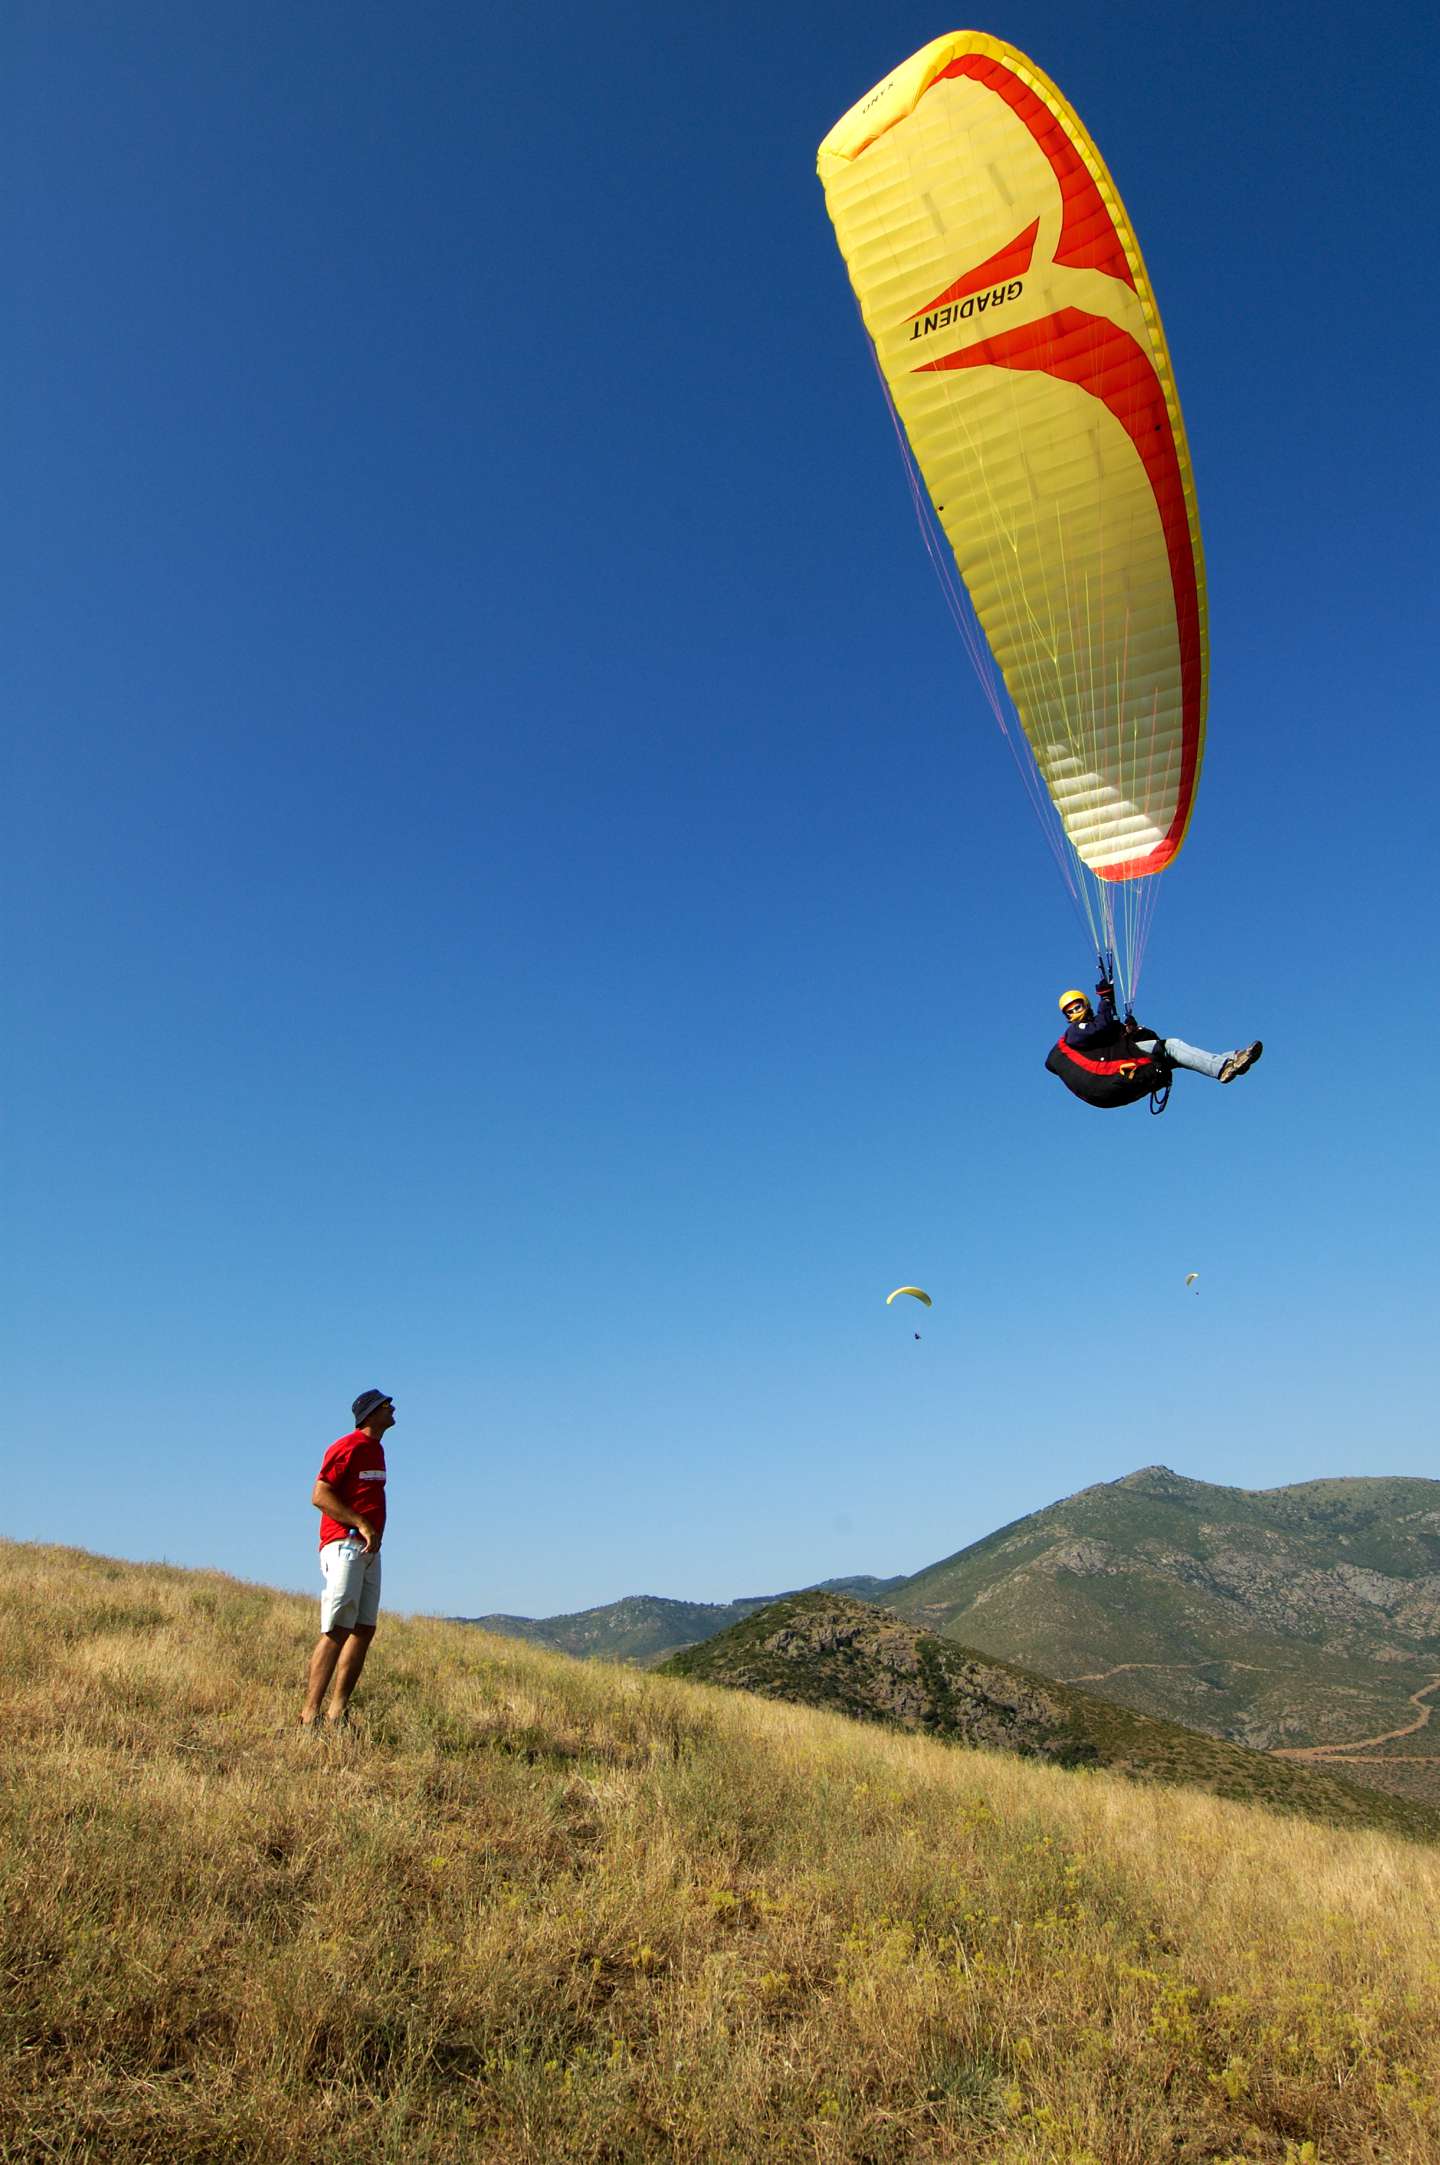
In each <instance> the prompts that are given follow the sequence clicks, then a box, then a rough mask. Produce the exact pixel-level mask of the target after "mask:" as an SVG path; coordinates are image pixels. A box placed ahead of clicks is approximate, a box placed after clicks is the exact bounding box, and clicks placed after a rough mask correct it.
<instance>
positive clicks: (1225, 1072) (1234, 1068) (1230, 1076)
mask: <svg viewBox="0 0 1440 2165" xmlns="http://www.w3.org/2000/svg"><path fill="white" fill-rule="evenodd" d="M1264 1050H1265V1041H1264V1039H1263V1038H1258V1037H1257V1038H1256V1040H1255V1042H1254V1044H1253V1045H1247V1046H1246V1047H1245V1049H1244V1050H1243V1052H1232V1053H1231V1055H1230V1057H1229V1059H1228V1060H1227V1061H1226V1062H1225V1065H1224V1067H1222V1068H1221V1070H1220V1080H1221V1082H1222V1083H1226V1082H1234V1080H1235V1078H1236V1076H1237V1075H1243V1074H1244V1073H1245V1070H1246V1069H1247V1068H1250V1067H1254V1065H1255V1062H1256V1061H1257V1060H1258V1059H1259V1057H1260V1055H1261V1053H1262V1052H1263V1051H1264Z"/></svg>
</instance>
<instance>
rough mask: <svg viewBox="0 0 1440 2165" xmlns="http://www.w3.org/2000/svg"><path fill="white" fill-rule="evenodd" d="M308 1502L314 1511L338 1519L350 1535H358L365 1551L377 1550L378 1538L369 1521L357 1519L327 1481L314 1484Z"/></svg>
mask: <svg viewBox="0 0 1440 2165" xmlns="http://www.w3.org/2000/svg"><path fill="white" fill-rule="evenodd" d="M310 1501H311V1503H313V1504H314V1506H315V1508H316V1510H317V1511H323V1512H324V1514H325V1516H326V1517H327V1518H332V1519H338V1520H339V1522H340V1524H341V1525H342V1526H348V1527H349V1529H350V1531H351V1532H352V1533H356V1534H359V1536H360V1539H361V1540H362V1541H363V1542H364V1544H365V1546H366V1548H367V1549H378V1548H379V1546H380V1536H379V1535H378V1534H377V1533H376V1531H375V1529H374V1527H373V1526H372V1525H371V1524H370V1522H369V1520H368V1519H362V1518H360V1517H358V1516H357V1514H356V1513H355V1512H354V1511H352V1510H351V1508H350V1506H349V1504H348V1503H342V1502H341V1501H340V1498H339V1497H338V1496H337V1495H336V1493H335V1491H334V1489H333V1488H332V1487H331V1486H330V1483H329V1482H328V1481H317V1482H316V1483H315V1487H314V1490H313V1492H312V1494H311V1497H310Z"/></svg>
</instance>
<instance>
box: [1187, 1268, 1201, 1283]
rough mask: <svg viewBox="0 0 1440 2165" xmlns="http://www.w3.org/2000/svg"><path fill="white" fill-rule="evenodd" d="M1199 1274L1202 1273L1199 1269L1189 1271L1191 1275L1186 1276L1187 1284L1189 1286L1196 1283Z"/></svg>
mask: <svg viewBox="0 0 1440 2165" xmlns="http://www.w3.org/2000/svg"><path fill="white" fill-rule="evenodd" d="M1199 1275H1200V1273H1199V1271H1198V1270H1192V1271H1191V1272H1190V1273H1189V1275H1188V1276H1187V1277H1186V1280H1185V1283H1186V1285H1187V1286H1191V1285H1194V1283H1195V1281H1196V1279H1197V1278H1198V1277H1199Z"/></svg>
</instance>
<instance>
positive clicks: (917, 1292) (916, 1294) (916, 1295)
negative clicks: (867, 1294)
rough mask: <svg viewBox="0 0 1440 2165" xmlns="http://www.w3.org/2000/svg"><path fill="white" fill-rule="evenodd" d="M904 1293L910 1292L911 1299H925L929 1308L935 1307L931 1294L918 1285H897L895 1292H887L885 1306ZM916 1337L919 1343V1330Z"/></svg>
mask: <svg viewBox="0 0 1440 2165" xmlns="http://www.w3.org/2000/svg"><path fill="white" fill-rule="evenodd" d="M902 1293H908V1294H909V1295H910V1298H911V1300H917V1301H923V1302H924V1303H925V1306H926V1307H927V1308H933V1307H934V1305H935V1304H934V1302H933V1301H932V1300H931V1298H930V1295H929V1294H928V1293H924V1292H922V1291H921V1289H920V1287H919V1286H918V1285H897V1286H896V1288H895V1290H894V1292H893V1293H887V1294H886V1296H885V1306H886V1307H887V1308H888V1307H889V1306H890V1304H891V1302H892V1301H898V1300H899V1298H900V1295H901V1294H902ZM915 1339H916V1343H917V1344H918V1343H919V1339H920V1333H919V1332H918V1331H917V1332H916V1333H915Z"/></svg>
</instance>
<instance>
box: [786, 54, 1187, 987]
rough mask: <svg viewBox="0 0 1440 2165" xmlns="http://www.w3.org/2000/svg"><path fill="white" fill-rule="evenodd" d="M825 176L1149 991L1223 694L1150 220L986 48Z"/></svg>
mask: <svg viewBox="0 0 1440 2165" xmlns="http://www.w3.org/2000/svg"><path fill="white" fill-rule="evenodd" d="M819 170H820V178H821V180H822V181H823V183H824V187H825V198H826V203H827V206H828V208H829V211H830V216H831V218H832V220H833V221H834V225H835V231H836V237H837V239H838V241H839V243H840V249H841V253H842V254H843V256H844V258H845V262H846V267H847V269H848V270H849V273H850V281H851V284H852V286H853V287H854V290H855V294H856V297H857V299H858V301H859V303H860V310H861V314H862V315H863V317H864V320H865V327H866V329H867V331H868V332H869V334H870V338H871V341H872V343H873V346H874V350H875V356H876V360H877V362H878V364H879V367H880V371H881V374H882V376H883V378H884V380H885V383H886V386H887V388H888V391H889V395H890V398H891V401H892V403H893V406H894V410H895V413H896V416H897V418H898V421H899V423H900V424H901V426H902V427H903V430H904V434H905V436H906V438H907V439H908V442H909V445H910V448H911V451H912V453H913V455H914V460H915V464H916V467H917V469H918V474H917V478H916V482H915V487H916V500H917V507H921V506H922V504H923V498H924V497H927V496H928V499H929V502H930V504H931V505H933V508H934V517H935V521H936V522H937V524H938V528H939V529H940V531H941V532H943V535H944V538H945V540H946V541H947V542H948V544H949V549H950V551H951V552H953V557H954V562H955V565H956V567H957V569H958V571H959V573H960V575H961V577H962V578H963V581H964V584H965V587H966V589H968V593H969V600H970V604H971V606H972V607H973V609H974V612H975V616H976V618H977V619H978V625H979V629H980V631H981V632H982V633H983V636H984V641H985V643H986V645H988V648H989V650H990V653H991V654H993V656H994V660H995V662H996V663H997V664H998V666H999V670H1000V673H1001V675H1002V676H1003V679H1004V683H1005V687H1006V690H1007V692H1008V694H1009V698H1010V700H1011V701H1012V702H1013V704H1014V708H1015V711H1016V713H1017V714H1018V717H1019V720H1020V722H1021V724H1022V725H1023V728H1024V732H1025V736H1026V738H1027V739H1028V743H1029V749H1030V753H1031V754H1032V755H1033V761H1034V769H1035V773H1034V774H1033V775H1032V774H1031V773H1030V771H1029V762H1028V760H1022V762H1021V764H1022V772H1023V773H1025V774H1026V777H1027V786H1028V785H1029V783H1031V782H1032V781H1033V782H1034V783H1036V784H1037V787H1036V788H1035V790H1033V791H1032V795H1033V796H1034V801H1035V804H1036V810H1037V812H1038V813H1039V814H1040V816H1041V820H1042V825H1043V826H1044V827H1045V829H1046V832H1047V835H1049V836H1050V838H1051V840H1052V842H1053V844H1054V846H1055V847H1056V848H1057V851H1058V853H1059V854H1058V861H1059V862H1060V865H1061V869H1062V872H1063V873H1064V876H1065V878H1066V881H1067V884H1070V885H1071V886H1072V893H1073V894H1074V896H1075V900H1076V902H1077V904H1078V905H1079V906H1080V907H1081V909H1082V911H1083V912H1084V914H1085V917H1086V921H1087V923H1088V925H1089V929H1090V931H1091V934H1092V937H1093V939H1094V941H1095V945H1096V951H1097V953H1108V950H1110V949H1111V948H1113V947H1114V946H1115V944H1116V940H1115V934H1116V931H1117V929H1118V930H1119V931H1120V932H1122V933H1123V935H1124V937H1123V938H1122V941H1121V949H1122V952H1121V954H1120V957H1119V960H1120V962H1121V966H1122V978H1127V977H1128V982H1129V985H1130V989H1131V990H1133V984H1134V978H1135V976H1136V975H1137V974H1138V957H1139V953H1140V950H1141V948H1142V947H1143V942H1144V930H1145V924H1146V921H1147V917H1148V911H1149V908H1150V906H1151V904H1152V902H1153V896H1154V888H1153V886H1150V885H1147V883H1148V882H1149V881H1150V880H1151V876H1152V875H1153V874H1155V873H1157V872H1159V871H1161V870H1162V869H1163V868H1164V867H1165V866H1166V865H1168V864H1169V863H1170V861H1171V860H1172V858H1174V856H1175V855H1176V853H1177V851H1178V850H1179V848H1180V846H1181V843H1182V842H1183V841H1184V839H1185V833H1186V829H1187V827H1188V825H1189V822H1190V815H1191V810H1192V808H1193V804H1194V799H1195V791H1196V787H1197V784H1198V782H1199V778H1200V765H1201V760H1202V757H1203V752H1204V741H1205V707H1206V693H1207V677H1208V647H1207V630H1206V617H1207V610H1206V599H1205V571H1204V560H1203V556H1202V553H1201V545H1200V525H1199V518H1198V514H1197V512H1196V506H1195V485H1194V480H1193V477H1192V473H1191V467H1190V455H1189V451H1188V448H1187V445H1186V441H1185V429H1184V423H1183V421H1182V419H1181V415H1180V403H1179V399H1178V397H1177V394H1176V390H1175V378H1174V372H1173V369H1172V367H1171V363H1170V356H1169V352H1168V349H1167V347H1166V343H1165V338H1164V334H1163V332H1162V331H1161V328H1160V316H1159V311H1158V309H1157V307H1156V304H1155V297H1154V294H1153V292H1152V290H1151V287H1150V282H1149V279H1148V277H1147V275H1146V271H1145V265H1144V262H1143V260H1142V258H1141V254H1140V249H1139V245H1138V243H1137V241H1136V238H1135V234H1134V229H1133V228H1132V226H1131V224H1130V220H1129V218H1128V216H1127V214H1126V211H1125V209H1124V206H1123V204H1122V203H1121V201H1120V198H1119V195H1118V194H1117V192H1116V189H1115V185H1114V182H1113V181H1112V180H1111V177H1110V174H1109V172H1108V171H1107V169H1106V166H1105V163H1104V161H1103V159H1102V158H1101V156H1100V153H1099V151H1098V150H1097V149H1096V147H1095V144H1094V143H1093V141H1092V140H1091V138H1090V136H1089V134H1088V133H1087V132H1086V130H1085V128H1084V126H1083V125H1082V124H1081V122H1080V120H1079V118H1078V116H1077V114H1076V113H1075V111H1074V110H1073V108H1072V107H1071V106H1070V105H1069V103H1068V102H1067V101H1066V99H1065V98H1064V97H1063V96H1062V94H1061V93H1060V91H1059V90H1058V89H1057V88H1056V86H1055V84H1054V83H1052V82H1051V81H1050V79H1049V77H1048V76H1046V75H1045V74H1043V73H1042V71H1041V70H1040V69H1039V68H1038V67H1037V66H1036V65H1035V63H1034V62H1033V61H1032V60H1029V59H1027V57H1026V56H1025V54H1023V53H1021V52H1019V51H1017V50H1016V48H1015V47H1014V46H1012V45H1008V44H1006V43H1005V42H1004V41H1002V40H1001V39H998V38H992V37H987V36H985V35H984V34H983V32H980V31H974V30H961V31H955V32H953V33H951V34H950V35H948V36H945V37H942V38H938V39H936V40H934V41H933V42H932V43H931V44H929V45H926V46H925V47H923V48H922V50H921V51H919V52H918V53H915V54H913V55H912V56H911V58H910V59H909V60H907V61H905V62H903V63H902V64H901V65H900V66H899V67H897V68H895V69H894V70H893V71H892V72H891V74H889V75H888V76H887V77H886V78H885V79H884V81H883V82H881V83H879V84H878V85H877V86H876V87H875V89H873V90H872V91H870V92H869V93H868V94H867V95H866V96H865V97H864V98H862V99H861V100H860V101H859V103H858V104H857V105H855V106H854V107H852V109H851V110H850V112H848V113H847V114H846V115H845V116H844V118H843V119H841V120H840V121H838V122H837V123H836V125H835V127H833V128H832V129H831V131H830V133H829V134H828V135H827V136H826V138H825V140H824V142H823V143H822V144H821V146H820V153H819ZM922 523H924V521H923V520H922ZM927 536H928V527H927ZM934 545H935V552H936V561H937V568H939V569H941V571H942V576H944V561H943V557H942V556H941V555H940V553H939V544H938V537H934ZM947 591H949V587H948V582H947ZM957 611H958V604H957ZM957 621H959V622H960V624H961V629H962V632H963V633H964V635H965V636H966V638H967V640H969V639H970V632H969V629H968V626H967V624H966V622H965V621H964V616H963V611H958V613H957ZM974 651H975V654H976V659H977V665H979V666H980V667H981V673H982V681H986V678H987V673H988V665H986V664H985V662H984V649H983V648H982V647H980V646H979V645H978V642H977V643H975V646H974ZM987 695H988V694H987ZM993 703H994V711H995V715H996V719H997V720H998V721H999V722H1000V724H1001V727H1002V728H1004V729H1005V730H1006V734H1007V735H1009V734H1010V731H1009V725H1008V721H1007V719H1006V711H1005V707H1004V704H1003V703H1002V701H1001V700H1000V697H999V694H998V690H997V691H996V692H995V694H994V701H993ZM1013 742H1014V739H1013V738H1012V743H1013ZM1017 754H1018V746H1017ZM1047 801H1048V805H1050V806H1053V816H1054V818H1055V820H1057V821H1058V832H1057V831H1055V830H1054V829H1052V827H1051V825H1050V821H1051V816H1052V815H1051V813H1050V811H1049V810H1048V809H1047ZM1062 837H1063V839H1062ZM1066 845H1068V848H1067V846H1066ZM1072 852H1073V857H1072V855H1071V853H1072ZM1117 911H1118V913H1119V916H1120V920H1121V922H1120V925H1119V926H1118V927H1117V925H1116V921H1115V920H1116V914H1117ZM1127 947H1128V949H1129V952H1130V959H1131V967H1130V969H1129V971H1128V972H1127V971H1126V970H1125V967H1124V965H1125V960H1126V956H1125V953H1124V950H1125V949H1126V948H1127ZM1106 974H1107V975H1108V974H1109V971H1108V968H1107V971H1106Z"/></svg>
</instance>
